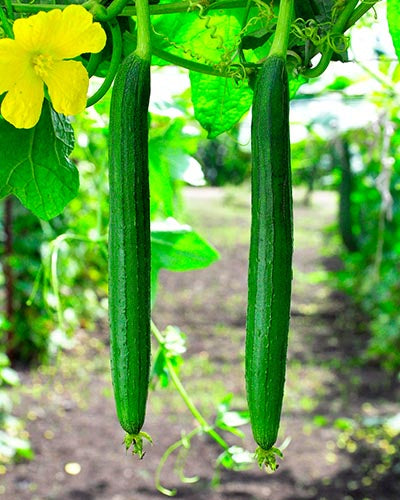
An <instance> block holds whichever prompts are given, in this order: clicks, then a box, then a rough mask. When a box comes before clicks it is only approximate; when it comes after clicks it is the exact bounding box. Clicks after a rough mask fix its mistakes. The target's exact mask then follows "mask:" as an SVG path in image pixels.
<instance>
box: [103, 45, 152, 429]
mask: <svg viewBox="0 0 400 500" xmlns="http://www.w3.org/2000/svg"><path fill="white" fill-rule="evenodd" d="M149 98H150V63H149V62H148V61H145V60H143V59H141V58H139V57H138V56H137V55H135V54H131V55H129V56H128V57H127V58H126V59H125V60H124V62H123V63H122V65H121V67H120V69H119V71H118V73H117V76H116V78H115V82H114V87H113V91H112V97H111V108H110V126H109V130H110V138H109V161H110V165H109V169H110V170H109V186H110V193H109V198H110V222H109V318H110V350H111V374H112V381H113V388H114V398H115V404H116V410H117V416H118V419H119V422H120V424H121V426H122V428H123V429H124V430H125V431H126V432H127V433H128V434H133V435H136V434H138V433H139V432H140V430H141V428H142V426H143V423H144V418H145V412H146V402H147V394H148V385H149V372H150V309H151V301H150V264H151V261H150V206H149V205H150V201H149V199H150V196H149V173H148V106H149Z"/></svg>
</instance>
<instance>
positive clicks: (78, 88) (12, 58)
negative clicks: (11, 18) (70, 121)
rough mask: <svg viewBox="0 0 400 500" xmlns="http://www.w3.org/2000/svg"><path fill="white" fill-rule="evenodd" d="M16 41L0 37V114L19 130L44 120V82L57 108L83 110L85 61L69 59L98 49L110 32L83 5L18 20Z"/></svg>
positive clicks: (72, 111) (71, 112) (86, 79)
mask: <svg viewBox="0 0 400 500" xmlns="http://www.w3.org/2000/svg"><path fill="white" fill-rule="evenodd" d="M13 30H14V36H15V39H11V38H3V39H1V40H0V75H1V76H0V95H1V94H3V93H4V92H7V94H6V96H5V97H4V100H3V102H2V104H1V115H2V116H3V118H4V119H5V120H7V121H8V122H10V123H12V124H13V125H14V127H17V128H31V127H34V126H35V125H36V123H37V122H38V120H39V118H40V113H41V109H42V104H43V99H44V84H45V85H46V86H47V89H48V93H49V96H50V99H51V102H52V104H53V107H54V109H55V110H56V111H57V112H58V113H63V114H65V115H76V114H78V113H80V112H81V111H83V110H84V109H85V105H86V95H87V90H88V85H89V77H88V73H87V71H86V69H85V67H84V66H83V64H82V63H80V62H78V61H65V60H64V59H72V58H74V57H77V56H78V55H80V54H83V53H85V52H100V50H101V49H102V48H103V47H104V45H105V43H106V34H105V32H104V30H103V28H102V27H101V25H100V24H99V23H94V22H93V16H92V14H90V13H89V12H88V11H87V10H86V9H85V8H84V7H82V6H80V5H69V6H68V7H66V8H65V9H64V10H63V11H61V10H59V9H55V10H52V11H50V12H47V13H45V12H39V14H35V15H34V16H31V17H28V18H25V19H17V20H16V21H15V23H14V25H13Z"/></svg>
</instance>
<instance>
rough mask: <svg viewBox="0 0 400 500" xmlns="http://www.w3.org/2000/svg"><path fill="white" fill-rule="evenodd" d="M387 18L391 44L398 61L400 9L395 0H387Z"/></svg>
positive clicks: (399, 49) (399, 54) (399, 57)
mask: <svg viewBox="0 0 400 500" xmlns="http://www.w3.org/2000/svg"><path fill="white" fill-rule="evenodd" d="M387 20H388V24H389V31H390V34H391V36H392V40H393V45H394V48H395V50H396V54H397V57H398V59H399V61H400V9H399V2H398V1H397V0H387Z"/></svg>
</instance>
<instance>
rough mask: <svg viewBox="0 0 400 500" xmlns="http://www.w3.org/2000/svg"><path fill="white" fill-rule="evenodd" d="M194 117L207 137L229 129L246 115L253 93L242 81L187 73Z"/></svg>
mask: <svg viewBox="0 0 400 500" xmlns="http://www.w3.org/2000/svg"><path fill="white" fill-rule="evenodd" d="M190 81H191V84H192V101H193V105H194V112H195V117H196V119H197V120H198V121H199V123H200V124H201V126H202V127H203V128H204V129H205V130H207V132H208V138H209V139H212V138H214V137H217V135H219V134H222V132H226V131H227V130H230V129H231V128H232V127H233V126H234V125H235V124H236V123H237V122H238V121H239V119H240V118H241V117H242V116H243V115H244V113H246V112H247V111H248V110H249V108H250V106H251V102H252V98H253V93H252V91H251V89H250V88H249V86H248V84H247V83H245V82H240V83H235V82H233V81H232V80H229V79H227V78H221V77H218V76H210V75H202V74H200V73H195V72H194V71H191V72H190Z"/></svg>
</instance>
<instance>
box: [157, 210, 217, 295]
mask: <svg viewBox="0 0 400 500" xmlns="http://www.w3.org/2000/svg"><path fill="white" fill-rule="evenodd" d="M218 259H219V254H218V252H217V251H216V250H215V248H213V247H212V246H211V245H210V244H209V243H207V242H206V241H205V240H204V239H203V238H202V237H201V236H199V235H198V234H197V233H196V232H195V231H193V230H192V228H191V227H190V226H186V225H181V224H179V223H178V222H176V221H175V220H174V219H172V218H169V219H167V220H166V221H163V222H156V223H152V227H151V295H152V302H153V303H154V300H155V297H156V293H157V282H158V274H159V272H160V270H161V269H167V270H169V271H193V270H196V269H202V268H204V267H207V266H209V265H210V264H212V263H213V262H215V261H216V260H218Z"/></svg>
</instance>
